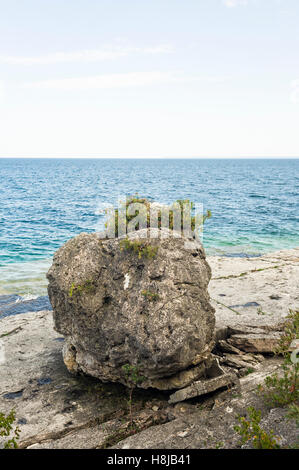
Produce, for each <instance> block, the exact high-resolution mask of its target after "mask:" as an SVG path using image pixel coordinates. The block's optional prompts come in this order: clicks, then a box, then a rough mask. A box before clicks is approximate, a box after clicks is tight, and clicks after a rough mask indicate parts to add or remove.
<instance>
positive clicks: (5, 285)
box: [0, 159, 299, 314]
mask: <svg viewBox="0 0 299 470" xmlns="http://www.w3.org/2000/svg"><path fill="white" fill-rule="evenodd" d="M298 182H299V160H298V159H285V160H283V159H281V160H250V159H248V160H235V159H231V160H230V159H227V160H212V159H208V160H183V159H181V160H177V159H174V160H131V159H130V160H124V159H123V160H121V159H117V160H116V159H105V160H96V159H0V295H5V294H18V295H22V296H24V295H27V297H26V299H27V300H26V301H29V300H30V299H33V298H34V300H36V299H35V298H36V297H39V296H44V295H46V279H45V273H46V271H47V269H48V267H49V265H50V264H51V257H52V255H53V253H54V252H55V250H57V248H59V247H60V246H61V245H62V244H63V243H64V242H65V241H66V240H68V239H69V238H71V237H73V236H74V235H77V234H79V233H80V232H83V231H84V232H92V231H96V230H99V229H101V227H102V226H103V220H104V216H103V215H100V214H99V213H98V211H99V209H103V208H104V207H105V206H106V205H107V204H108V203H113V204H115V205H116V204H117V200H118V197H119V196H125V195H132V194H135V193H138V194H139V195H140V196H145V197H149V198H151V199H153V200H156V201H160V202H163V203H171V202H174V201H175V200H176V199H190V200H192V201H194V202H196V203H203V205H204V211H206V210H207V209H210V210H211V211H212V215H213V216H212V218H211V219H210V220H208V221H207V222H206V224H205V227H204V235H203V242H204V246H205V249H206V251H207V254H223V255H225V254H226V255H229V256H242V255H244V254H246V255H258V254H261V253H264V252H269V251H275V250H279V249H284V248H294V247H296V246H299V234H298ZM45 301H46V299H45ZM7 308H8V307H7ZM0 310H1V305H0ZM0 314H1V312H0Z"/></svg>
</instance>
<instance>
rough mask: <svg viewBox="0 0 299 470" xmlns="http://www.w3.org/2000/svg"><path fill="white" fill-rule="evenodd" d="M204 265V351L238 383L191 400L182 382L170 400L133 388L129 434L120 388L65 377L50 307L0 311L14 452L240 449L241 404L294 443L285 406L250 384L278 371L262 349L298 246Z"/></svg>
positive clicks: (290, 279)
mask: <svg viewBox="0 0 299 470" xmlns="http://www.w3.org/2000/svg"><path fill="white" fill-rule="evenodd" d="M208 261H209V263H210V265H211V266H212V281H211V283H210V286H209V293H210V296H211V297H212V299H213V300H212V303H213V305H214V307H215V309H216V313H215V315H216V332H217V343H216V346H215V348H214V350H213V357H216V358H217V361H218V365H219V367H220V368H221V369H222V370H223V371H224V376H226V375H229V374H232V375H233V377H237V379H238V380H236V379H235V381H234V382H233V383H232V384H227V383H226V384H224V382H223V384H224V386H223V387H222V388H220V389H217V390H215V391H209V392H208V394H206V393H205V392H206V391H208V390H207V388H206V389H204V388H203V387H199V386H198V385H196V386H195V387H194V388H193V389H192V390H193V391H192V392H191V395H193V397H191V395H189V392H188V387H186V390H185V391H183V389H181V390H179V391H177V392H175V393H182V396H181V397H178V396H177V398H178V399H179V400H184V401H177V402H176V403H169V400H171V398H170V397H171V395H173V392H172V391H168V392H167V391H153V390H151V389H149V390H141V389H138V390H136V391H134V395H133V419H134V421H135V422H136V423H138V426H139V430H140V432H138V433H135V434H134V435H132V430H131V428H130V419H129V414H128V406H127V399H128V395H127V390H126V388H125V387H124V386H123V385H121V384H115V383H114V384H113V383H102V382H101V381H99V380H97V379H95V378H91V377H87V376H84V375H79V376H73V375H72V374H70V373H69V371H68V370H67V368H66V367H65V364H64V362H63V359H62V349H63V346H64V343H65V340H64V338H63V336H62V335H61V334H58V333H57V332H56V331H55V330H54V328H53V326H54V325H53V318H52V312H48V311H44V312H38V313H36V312H35V313H28V314H20V315H16V316H13V317H5V318H2V319H1V320H0V343H1V344H0V347H1V351H4V360H2V361H1V364H0V411H1V412H4V413H8V412H9V411H10V410H11V409H12V408H15V411H16V417H17V422H18V426H19V428H20V430H21V434H20V441H19V446H20V448H30V449H35V448H36V449H39V448H45V449H58V448H62V449H68V448H69V449H74V448H78V449H84V448H94V449H103V448H113V449H134V448H137V449H145V448H149V449H181V448H195V449H204V448H227V449H234V448H240V447H241V444H240V437H239V436H238V435H237V434H236V432H235V431H234V426H235V425H236V424H237V415H238V414H241V415H242V414H243V415H244V413H245V410H246V408H247V407H248V406H255V408H256V409H259V410H261V412H262V423H261V425H262V426H264V427H265V429H268V430H271V429H272V430H273V431H274V433H275V435H277V436H279V439H280V442H281V445H283V446H292V445H294V444H295V443H296V441H297V439H298V429H297V428H296V425H295V423H294V422H290V421H287V420H286V417H285V413H286V410H285V409H283V408H275V409H271V408H269V407H267V406H266V405H265V404H264V402H263V401H262V399H261V398H260V396H259V395H258V394H257V393H256V388H257V385H258V384H260V383H263V382H264V380H265V378H266V377H267V376H269V375H271V374H272V373H273V372H279V371H280V370H281V359H279V358H276V357H273V355H272V354H271V352H269V351H271V347H272V346H274V344H275V341H276V339H277V337H278V335H279V333H280V331H281V329H282V324H283V322H284V321H285V317H286V315H287V314H288V311H289V309H296V308H298V300H299V299H298V291H297V289H296V282H297V281H296V279H298V277H299V268H298V261H299V250H298V249H296V250H284V251H281V252H277V253H272V254H268V255H265V256H262V257H259V258H249V259H243V258H242V259H241V258H240V259H236V258H234V259H231V258H218V257H212V258H211V257H210V258H208ZM243 273H245V274H243ZM256 304H258V305H256ZM236 305H239V306H238V307H236ZM261 335H262V336H263V338H264V339H263V340H261ZM265 341H266V343H267V346H265ZM265 349H266V350H265ZM2 357H3V355H2ZM219 376H220V377H223V375H221V373H220V375H219ZM207 379H208V380H213V377H208V378H207ZM202 380H203V379H200V380H199V379H195V381H194V382H195V383H196V382H202ZM210 383H211V382H210ZM202 392H203V393H204V395H200V396H195V394H196V393H199V394H200V393H202ZM172 400H174V398H173V399H172ZM1 442H2V445H3V441H0V447H1ZM248 446H249V447H250V446H251V443H248Z"/></svg>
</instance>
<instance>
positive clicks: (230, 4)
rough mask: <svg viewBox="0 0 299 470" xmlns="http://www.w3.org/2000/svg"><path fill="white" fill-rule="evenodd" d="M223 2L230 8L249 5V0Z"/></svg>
mask: <svg viewBox="0 0 299 470" xmlns="http://www.w3.org/2000/svg"><path fill="white" fill-rule="evenodd" d="M222 2H223V3H224V5H225V6H226V7H228V8H233V7H237V6H239V5H248V0H222Z"/></svg>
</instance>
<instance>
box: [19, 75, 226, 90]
mask: <svg viewBox="0 0 299 470" xmlns="http://www.w3.org/2000/svg"><path fill="white" fill-rule="evenodd" d="M225 79H226V78H225V77H200V76H187V75H184V74H183V73H179V72H160V71H152V72H130V73H113V74H103V75H96V76H91V77H74V78H60V79H54V80H52V79H51V80H41V81H37V82H28V83H25V84H23V85H22V87H23V88H40V89H55V90H68V91H71V90H92V89H103V88H130V87H140V86H148V85H154V84H163V83H186V82H188V83H190V82H195V81H204V82H210V83H217V82H220V81H223V80H225Z"/></svg>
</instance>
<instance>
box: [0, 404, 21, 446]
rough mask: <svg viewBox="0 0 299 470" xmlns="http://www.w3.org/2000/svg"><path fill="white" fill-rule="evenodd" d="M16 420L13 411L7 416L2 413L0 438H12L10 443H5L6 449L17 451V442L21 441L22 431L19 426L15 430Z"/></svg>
mask: <svg viewBox="0 0 299 470" xmlns="http://www.w3.org/2000/svg"><path fill="white" fill-rule="evenodd" d="M15 420H16V413H15V411H14V410H11V411H10V412H9V413H8V415H7V416H5V414H3V413H0V437H10V439H8V441H6V442H4V449H17V448H18V444H17V440H18V439H19V435H20V429H19V428H18V426H16V427H15V428H14V422H15ZM11 433H13V435H11Z"/></svg>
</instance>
